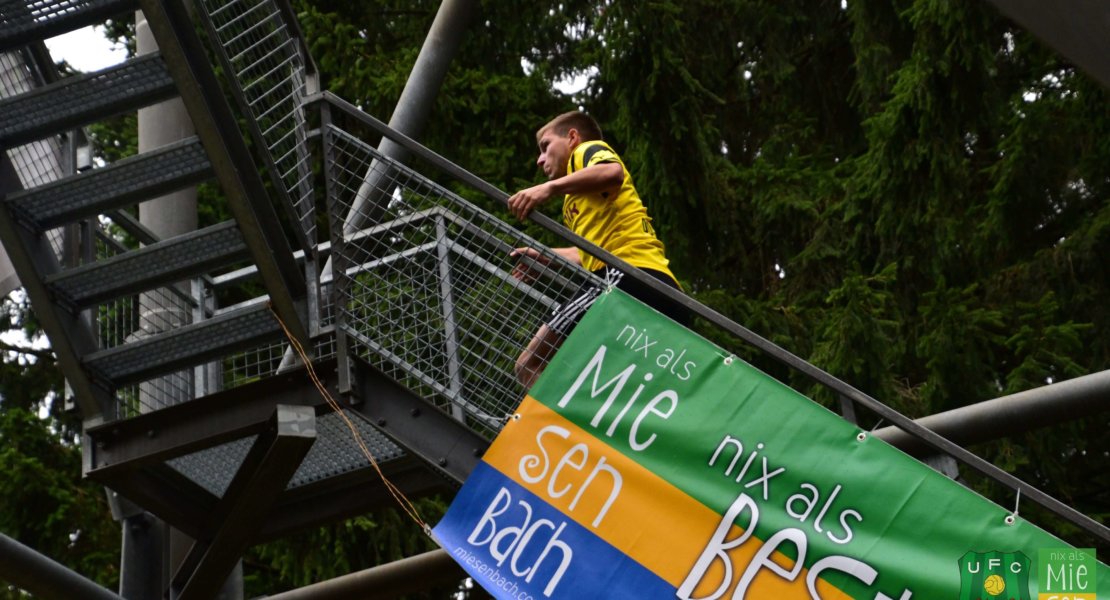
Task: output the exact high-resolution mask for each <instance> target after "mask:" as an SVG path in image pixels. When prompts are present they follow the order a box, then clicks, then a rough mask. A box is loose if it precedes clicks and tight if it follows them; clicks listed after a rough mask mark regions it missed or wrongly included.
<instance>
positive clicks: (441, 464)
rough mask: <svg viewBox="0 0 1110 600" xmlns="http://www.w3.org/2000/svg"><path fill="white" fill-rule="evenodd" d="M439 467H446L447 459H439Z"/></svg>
mask: <svg viewBox="0 0 1110 600" xmlns="http://www.w3.org/2000/svg"><path fill="white" fill-rule="evenodd" d="M439 466H441V467H446V466H447V459H446V458H441V459H439Z"/></svg>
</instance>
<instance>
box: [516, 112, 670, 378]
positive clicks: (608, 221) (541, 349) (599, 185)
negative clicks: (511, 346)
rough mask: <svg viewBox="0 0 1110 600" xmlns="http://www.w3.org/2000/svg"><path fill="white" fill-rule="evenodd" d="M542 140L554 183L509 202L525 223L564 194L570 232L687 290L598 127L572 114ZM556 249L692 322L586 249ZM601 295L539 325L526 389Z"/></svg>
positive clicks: (527, 359) (589, 293)
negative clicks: (545, 205)
mask: <svg viewBox="0 0 1110 600" xmlns="http://www.w3.org/2000/svg"><path fill="white" fill-rule="evenodd" d="M536 142H537V143H538V144H539V148H540V155H539V158H538V159H536V164H538V165H539V167H540V168H541V169H542V170H543V172H544V174H545V175H547V179H548V180H547V181H546V182H544V183H541V184H539V185H536V186H533V187H530V188H527V189H524V190H520V191H519V192H517V193H516V194H513V196H512V197H511V198H509V210H510V211H511V212H512V213H513V215H514V216H516V217H517V218H518V219H524V218H525V217H527V216H528V213H530V212H531V211H532V209H534V208H535V207H536V206H539V205H540V204H541V203H543V202H546V201H548V200H549V199H550V198H552V197H555V196H557V195H564V197H563V221H564V222H565V223H566V226H567V227H568V228H570V229H571V230H572V231H574V232H575V233H577V234H578V235H580V236H582V237H584V238H586V239H587V240H589V241H591V242H593V243H594V244H597V245H598V246H600V247H602V248H604V249H605V250H607V251H609V252H610V253H612V254H613V255H614V256H616V257H617V258H620V259H622V260H624V261H625V262H627V263H628V264H630V265H632V266H634V267H638V268H639V269H640V270H642V271H644V272H645V273H647V274H648V275H651V276H652V277H654V278H656V279H658V280H659V281H661V282H663V283H664V284H666V285H668V286H670V287H672V288H675V289H681V287H679V285H678V282H677V280H676V279H675V276H674V274H673V273H671V270H670V269H669V268H668V267H667V265H668V260H667V257H666V254H665V253H664V250H663V243H662V242H660V241H659V239H658V238H657V237H655V229H653V228H652V226H651V217H649V216H648V213H647V209H646V208H645V207H644V203H643V202H642V201H641V200H640V195H639V194H638V193H636V188H635V187H634V186H633V185H632V176H631V175H630V174H629V173H628V169H626V168H625V166H624V163H623V162H622V161H621V158H620V156H618V155H617V153H616V152H614V151H613V149H612V148H611V147H609V145H608V144H606V143H605V142H604V141H602V137H601V127H600V126H598V124H597V122H596V121H594V119H593V118H592V117H590V116H589V115H587V114H585V113H581V112H569V113H565V114H562V115H559V116H557V117H555V118H554V119H552V120H551V121H550V122H549V123H547V124H546V125H544V126H543V127H541V128H540V130H539V131H537V132H536ZM554 251H555V252H556V253H558V254H559V255H560V256H562V257H563V258H566V259H567V260H569V261H571V262H574V263H576V264H579V265H582V266H583V267H585V268H586V269H588V270H589V271H592V272H594V273H595V274H597V275H599V276H600V277H602V278H603V279H604V280H605V281H606V282H608V283H611V284H615V285H616V287H618V288H621V289H623V290H624V291H626V292H628V293H629V294H631V295H632V296H634V297H636V298H638V299H639V300H640V301H642V302H644V303H645V304H648V305H650V306H652V307H654V308H655V309H656V310H658V311H660V312H662V313H663V314H665V315H667V316H669V317H671V318H672V319H675V320H676V321H679V322H685V321H686V315H685V313H683V312H682V311H680V310H679V309H678V308H677V307H676V306H674V304H673V303H672V302H669V301H667V300H666V298H664V297H663V296H662V295H660V294H657V293H656V292H654V291H652V290H651V288H649V287H647V286H645V285H643V284H640V283H638V282H636V281H635V280H634V279H632V278H631V277H622V276H623V273H621V272H620V271H617V270H616V269H610V268H607V267H606V266H605V265H604V264H603V263H602V262H601V261H599V260H597V259H596V258H594V257H592V256H590V255H588V254H586V253H584V252H582V251H581V250H579V249H577V248H555V249H554ZM512 255H513V256H522V257H528V258H531V259H539V258H540V255H539V252H537V251H536V250H535V249H533V248H517V249H516V250H514V251H513V253H512ZM513 275H514V276H515V277H518V278H521V279H523V278H526V277H527V276H528V275H527V269H526V268H522V267H518V268H517V269H516V270H514V272H513ZM602 291H603V290H602V289H600V288H598V287H596V286H587V287H586V288H584V289H582V290H581V291H580V292H579V293H578V295H577V296H575V298H574V299H572V300H571V301H570V302H567V303H566V304H564V305H562V306H560V307H559V308H558V309H556V310H555V313H554V315H553V316H552V317H551V319H550V320H549V321H548V322H547V323H545V324H544V325H543V326H542V327H540V329H539V331H537V332H536V335H535V336H534V337H533V338H532V341H531V342H530V343H529V344H528V347H527V348H526V349H525V350H524V352H523V353H521V355H520V357H519V358H518V359H517V362H516V376H517V379H518V380H519V381H520V382H521V384H523V385H524V386H525V387H529V388H530V387H531V386H532V384H533V383H534V382H535V380H536V378H538V377H539V375H540V373H542V372H543V368H544V366H545V365H546V364H547V361H548V359H550V357H551V356H552V355H553V354H554V353H555V350H556V349H557V348H558V347H559V344H561V343H562V341H563V340H564V339H565V338H566V336H568V335H570V332H571V330H572V329H573V328H574V326H575V325H576V324H577V323H578V320H579V319H580V318H581V317H582V314H583V313H585V311H586V309H588V308H589V306H590V304H591V303H592V301H593V299H594V298H596V297H597V296H598V295H599V294H600V293H601V292H602Z"/></svg>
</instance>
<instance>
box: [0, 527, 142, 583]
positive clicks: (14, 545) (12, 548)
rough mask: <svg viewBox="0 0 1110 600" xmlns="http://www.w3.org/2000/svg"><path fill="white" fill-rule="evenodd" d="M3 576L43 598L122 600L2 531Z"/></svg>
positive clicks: (0, 560) (0, 572) (0, 571)
mask: <svg viewBox="0 0 1110 600" xmlns="http://www.w3.org/2000/svg"><path fill="white" fill-rule="evenodd" d="M0 579H2V580H4V581H6V582H8V583H11V584H12V585H15V586H16V587H18V588H20V589H23V590H26V591H28V592H30V593H31V594H33V595H34V597H35V598H42V599H43V600H72V599H73V598H81V599H82V600H121V598H120V597H119V596H117V595H116V594H114V593H112V592H111V591H109V590H107V589H105V588H102V587H100V586H99V585H97V584H96V583H94V582H93V581H91V580H89V579H86V578H85V577H83V576H82V575H80V574H78V573H76V572H74V571H71V570H69V569H68V568H66V567H64V566H62V565H60V564H58V563H57V562H54V560H52V559H51V558H49V557H47V556H44V555H42V554H39V553H38V552H36V551H35V550H33V549H31V548H28V547H27V546H24V545H23V544H20V543H19V542H17V541H15V540H13V539H12V538H10V537H8V536H6V535H4V534H2V533H0Z"/></svg>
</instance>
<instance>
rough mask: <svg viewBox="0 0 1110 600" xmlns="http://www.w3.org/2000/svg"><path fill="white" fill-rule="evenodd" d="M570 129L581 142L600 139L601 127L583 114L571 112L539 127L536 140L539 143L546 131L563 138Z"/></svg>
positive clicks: (575, 111)
mask: <svg viewBox="0 0 1110 600" xmlns="http://www.w3.org/2000/svg"><path fill="white" fill-rule="evenodd" d="M571 129H577V130H578V135H579V137H581V138H582V141H583V142H590V141H593V140H600V139H602V137H601V126H600V125H598V124H597V121H595V120H594V118H593V117H591V116H590V115H587V114H586V113H584V112H580V111H577V110H572V111H571V112H567V113H563V114H561V115H559V116H557V117H555V118H554V119H551V120H550V121H548V122H547V124H546V125H544V126H543V127H540V129H539V131H537V132H536V140H537V141H539V139H540V138H542V137H543V134H545V133H547V132H548V131H554V132H555V134H556V135H559V136H565V135H566V134H567V133H569V132H570V130H571Z"/></svg>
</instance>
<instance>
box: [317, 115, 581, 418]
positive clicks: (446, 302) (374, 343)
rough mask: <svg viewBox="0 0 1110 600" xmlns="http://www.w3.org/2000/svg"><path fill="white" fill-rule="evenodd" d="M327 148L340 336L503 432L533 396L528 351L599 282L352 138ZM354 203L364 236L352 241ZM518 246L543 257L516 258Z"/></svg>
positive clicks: (448, 406) (330, 139) (330, 137)
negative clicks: (524, 355) (566, 307)
mask: <svg viewBox="0 0 1110 600" xmlns="http://www.w3.org/2000/svg"><path fill="white" fill-rule="evenodd" d="M324 140H325V152H326V158H325V161H326V172H327V176H328V184H329V192H328V200H329V206H328V212H329V216H330V218H331V223H330V225H331V231H332V238H333V239H332V249H333V253H332V254H333V257H334V258H335V278H334V285H335V289H336V292H335V298H336V319H337V327H339V328H340V329H341V330H342V331H344V332H345V333H346V334H347V335H348V336H349V338H350V339H351V340H352V346H353V349H354V351H355V352H358V353H359V355H360V356H361V357H362V358H364V359H366V360H368V361H369V362H370V363H371V364H373V365H375V366H377V367H378V368H379V369H381V370H382V371H383V372H385V373H386V374H388V375H390V376H391V377H393V378H394V379H396V380H398V381H399V382H400V383H402V384H403V385H405V386H407V387H408V388H409V389H411V390H413V391H414V392H416V393H417V394H420V395H422V396H423V397H425V398H427V399H430V400H432V401H433V402H435V403H436V404H437V405H438V406H440V407H441V408H443V409H444V410H446V411H448V412H451V413H452V414H454V415H456V416H457V417H460V418H461V417H463V415H464V414H465V415H468V416H469V418H470V420H471V422H472V423H474V424H477V425H481V426H482V427H484V428H485V429H486V431H487V432H495V431H497V430H499V429H500V427H501V425H502V424H503V422H504V418H505V417H506V416H507V415H509V414H511V413H512V411H513V410H514V409H515V407H516V405H517V404H518V403H519V401H520V399H521V398H522V397H523V395H524V393H525V391H526V390H525V388H524V386H523V385H522V384H521V383H520V382H519V380H518V377H517V374H516V372H515V370H516V369H515V367H516V363H517V359H518V357H519V356H520V355H521V352H522V351H523V350H524V348H525V347H526V346H527V345H528V344H529V342H530V341H531V340H532V339H533V336H534V335H535V333H536V331H537V330H538V329H539V327H540V326H541V325H542V324H543V323H544V322H545V321H546V320H547V319H548V318H549V316H550V314H551V313H552V311H553V309H555V308H556V307H558V306H560V305H561V304H563V303H564V302H567V301H568V300H570V299H571V298H572V297H573V296H575V295H576V294H577V293H578V291H579V290H580V289H582V288H583V287H584V286H585V285H587V284H596V283H598V282H597V281H596V279H595V278H594V277H593V276H592V275H590V274H589V273H587V272H585V271H583V270H581V269H579V268H576V267H574V266H573V265H571V264H570V263H568V262H566V261H564V260H563V259H561V258H559V257H557V256H556V255H555V254H554V253H552V252H551V251H550V250H547V249H546V248H544V247H543V246H541V245H540V244H538V243H537V242H535V241H534V240H532V239H530V238H528V237H526V236H525V235H524V234H522V233H521V232H519V231H517V230H515V229H513V228H511V227H509V226H508V225H506V224H505V223H503V222H501V221H499V220H498V219H496V218H494V217H493V216H491V215H489V214H488V213H485V212H484V211H482V210H481V209H479V208H477V207H476V206H474V205H472V204H470V203H468V202H467V201H465V200H464V199H462V198H460V197H459V196H457V195H455V194H453V193H452V192H450V191H449V190H446V189H444V188H442V187H440V186H438V185H436V184H435V183H433V182H432V181H430V180H428V179H426V178H425V177H423V176H421V175H419V174H417V173H415V172H414V171H412V170H410V169H408V168H405V167H403V166H400V165H398V164H396V163H394V162H391V161H389V160H388V159H385V158H383V157H382V156H381V155H380V154H379V153H378V152H377V150H376V149H374V148H373V147H371V146H369V145H367V144H365V143H363V142H362V141H360V140H358V139H357V138H355V137H353V136H351V135H350V134H348V133H346V132H344V131H342V130H339V129H337V128H334V127H332V126H328V127H326V128H325V136H324ZM367 182H374V184H373V185H372V186H371V185H368V184H367ZM352 206H359V207H362V208H363V209H365V210H366V213H365V214H364V215H363V216H362V218H360V219H358V220H359V221H360V222H362V223H365V227H363V228H361V229H357V230H350V229H348V230H347V231H346V232H344V228H343V224H344V222H347V223H349V222H351V219H350V218H349V216H348V213H349V211H350V210H351V209H352ZM520 247H531V248H535V249H536V250H537V251H538V252H539V254H538V256H537V257H536V258H535V259H521V258H519V257H516V256H512V255H511V252H512V251H513V249H514V248H520Z"/></svg>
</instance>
